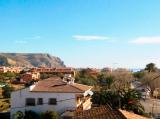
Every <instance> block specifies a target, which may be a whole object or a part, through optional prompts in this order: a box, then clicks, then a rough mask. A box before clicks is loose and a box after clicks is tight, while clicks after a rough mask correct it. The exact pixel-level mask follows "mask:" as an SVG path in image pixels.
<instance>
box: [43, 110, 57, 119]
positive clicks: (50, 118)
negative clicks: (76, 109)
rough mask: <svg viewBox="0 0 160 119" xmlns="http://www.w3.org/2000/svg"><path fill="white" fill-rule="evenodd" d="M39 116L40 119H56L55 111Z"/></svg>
mask: <svg viewBox="0 0 160 119" xmlns="http://www.w3.org/2000/svg"><path fill="white" fill-rule="evenodd" d="M41 116H42V118H41V119H58V114H57V113H56V112H55V111H46V112H45V113H43V114H42V115H41Z"/></svg>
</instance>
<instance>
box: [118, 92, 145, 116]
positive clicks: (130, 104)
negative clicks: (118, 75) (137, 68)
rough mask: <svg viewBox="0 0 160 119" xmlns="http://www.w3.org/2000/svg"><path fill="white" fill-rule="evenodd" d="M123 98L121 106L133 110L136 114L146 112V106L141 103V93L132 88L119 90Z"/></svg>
mask: <svg viewBox="0 0 160 119" xmlns="http://www.w3.org/2000/svg"><path fill="white" fill-rule="evenodd" d="M119 94H120V97H121V98H120V99H121V101H120V102H121V108H122V109H125V110H129V111H133V112H134V113H136V114H141V115H143V114H144V107H143V106H142V105H141V103H140V99H141V94H140V93H139V92H138V91H136V90H132V89H128V90H121V91H120V92H119Z"/></svg>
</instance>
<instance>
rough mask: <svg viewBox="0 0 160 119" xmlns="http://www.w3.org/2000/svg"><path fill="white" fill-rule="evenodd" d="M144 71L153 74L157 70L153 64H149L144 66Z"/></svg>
mask: <svg viewBox="0 0 160 119" xmlns="http://www.w3.org/2000/svg"><path fill="white" fill-rule="evenodd" d="M145 70H147V71H148V72H155V71H156V70H157V67H156V65H155V64H154V63H149V64H147V65H146V68H145Z"/></svg>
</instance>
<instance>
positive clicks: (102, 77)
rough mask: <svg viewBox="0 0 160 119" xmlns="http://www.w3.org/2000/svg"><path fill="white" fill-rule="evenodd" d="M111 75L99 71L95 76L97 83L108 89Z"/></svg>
mask: <svg viewBox="0 0 160 119" xmlns="http://www.w3.org/2000/svg"><path fill="white" fill-rule="evenodd" d="M113 78H114V77H113V76H111V75H109V76H108V75H106V74H105V73H101V74H99V75H98V77H97V84H98V85H99V86H101V87H102V88H103V89H110V88H111V84H112V83H113Z"/></svg>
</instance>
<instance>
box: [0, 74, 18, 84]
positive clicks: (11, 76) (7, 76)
mask: <svg viewBox="0 0 160 119" xmlns="http://www.w3.org/2000/svg"><path fill="white" fill-rule="evenodd" d="M17 77H19V74H18V73H14V72H5V73H2V72H1V73H0V82H5V81H6V80H13V79H16V78H17Z"/></svg>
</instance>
